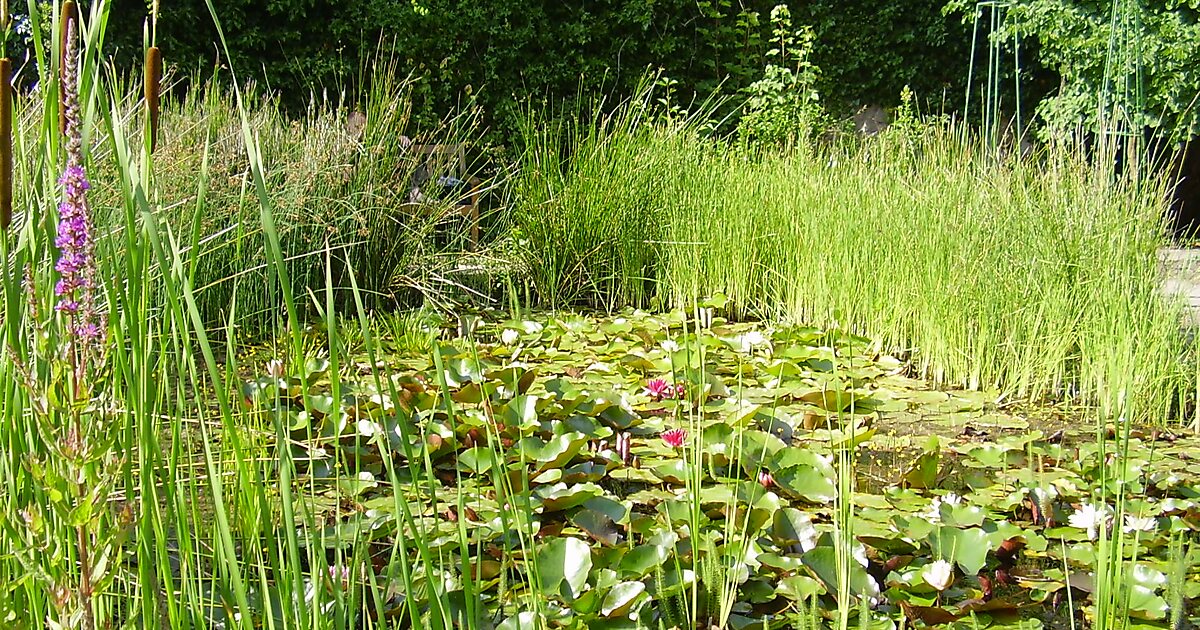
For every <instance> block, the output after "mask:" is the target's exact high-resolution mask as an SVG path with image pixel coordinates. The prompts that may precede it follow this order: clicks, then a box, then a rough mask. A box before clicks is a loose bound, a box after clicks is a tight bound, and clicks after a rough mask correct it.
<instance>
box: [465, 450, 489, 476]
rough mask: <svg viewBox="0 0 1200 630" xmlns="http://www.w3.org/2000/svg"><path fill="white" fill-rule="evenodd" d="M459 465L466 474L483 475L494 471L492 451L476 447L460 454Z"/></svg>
mask: <svg viewBox="0 0 1200 630" xmlns="http://www.w3.org/2000/svg"><path fill="white" fill-rule="evenodd" d="M458 465H459V466H460V467H461V468H462V469H463V470H464V472H470V473H475V474H477V475H481V474H483V473H486V472H487V471H489V470H491V469H492V449H490V448H487V447H483V446H475V447H472V448H469V449H467V450H465V451H463V452H461V453H459V454H458Z"/></svg>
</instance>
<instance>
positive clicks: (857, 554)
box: [851, 543, 870, 568]
mask: <svg viewBox="0 0 1200 630" xmlns="http://www.w3.org/2000/svg"><path fill="white" fill-rule="evenodd" d="M851 554H852V555H853V556H854V559H855V560H857V561H858V563H859V564H861V565H863V567H864V568H865V567H866V566H867V565H868V564H870V561H869V560H867V547H866V545H864V544H862V543H858V544H857V545H855V546H854V549H852V550H851Z"/></svg>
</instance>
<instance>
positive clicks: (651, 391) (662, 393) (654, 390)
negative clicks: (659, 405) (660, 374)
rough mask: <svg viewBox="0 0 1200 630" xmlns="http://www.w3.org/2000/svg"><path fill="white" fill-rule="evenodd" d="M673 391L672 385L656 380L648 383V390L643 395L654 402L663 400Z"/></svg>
mask: <svg viewBox="0 0 1200 630" xmlns="http://www.w3.org/2000/svg"><path fill="white" fill-rule="evenodd" d="M672 389H673V387H672V386H671V384H670V383H668V382H667V381H666V380H665V379H661V378H655V379H650V381H648V382H647V383H646V389H645V390H643V391H642V393H643V394H645V395H647V396H649V397H651V398H653V399H654V400H662V399H663V398H666V397H667V396H669V395H670V394H671V390H672Z"/></svg>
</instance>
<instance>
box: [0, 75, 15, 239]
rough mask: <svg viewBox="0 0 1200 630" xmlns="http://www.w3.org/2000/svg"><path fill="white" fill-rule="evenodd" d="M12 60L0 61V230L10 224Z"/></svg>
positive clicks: (11, 187) (11, 201)
mask: <svg viewBox="0 0 1200 630" xmlns="http://www.w3.org/2000/svg"><path fill="white" fill-rule="evenodd" d="M12 192H13V154H12V60H10V59H9V58H8V57H5V58H3V59H0V230H7V229H8V226H9V225H10V224H11V223H12V207H13V194H12Z"/></svg>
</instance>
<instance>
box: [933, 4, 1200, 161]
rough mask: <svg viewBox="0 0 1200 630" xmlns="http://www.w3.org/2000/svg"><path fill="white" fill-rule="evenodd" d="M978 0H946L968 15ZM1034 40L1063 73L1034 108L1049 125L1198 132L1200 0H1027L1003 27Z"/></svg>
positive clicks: (1042, 57) (1178, 136) (1180, 135)
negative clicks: (1054, 86)
mask: <svg viewBox="0 0 1200 630" xmlns="http://www.w3.org/2000/svg"><path fill="white" fill-rule="evenodd" d="M975 4H976V3H975V2H973V1H968V0H956V1H955V2H952V3H951V5H950V7H951V8H952V9H956V10H959V11H964V12H967V14H968V15H970V12H972V11H973V10H974V8H975ZM1013 34H1017V35H1019V36H1020V37H1022V38H1027V39H1032V40H1036V50H1037V57H1038V61H1039V62H1040V63H1041V64H1042V65H1043V66H1045V67H1047V68H1050V69H1052V70H1054V71H1055V72H1056V73H1057V74H1058V75H1059V77H1060V79H1061V82H1060V85H1059V86H1058V88H1057V89H1056V90H1054V91H1052V92H1051V93H1050V94H1048V95H1046V97H1045V98H1043V99H1042V101H1041V103H1040V104H1039V106H1038V113H1039V115H1040V116H1041V118H1042V120H1043V122H1044V123H1045V124H1046V126H1047V129H1049V130H1050V131H1051V132H1053V131H1055V130H1060V129H1064V128H1068V127H1075V126H1077V125H1080V124H1082V125H1084V126H1085V128H1088V129H1091V130H1098V129H1100V128H1101V127H1108V128H1111V127H1112V125H1114V124H1118V123H1119V124H1122V125H1125V126H1127V127H1128V128H1132V129H1142V128H1151V129H1155V130H1157V132H1158V134H1159V135H1161V136H1164V137H1168V138H1172V139H1175V140H1182V139H1187V138H1190V137H1194V136H1196V135H1197V134H1200V113H1198V112H1200V110H1197V107H1196V105H1197V95H1198V94H1200V0H1026V1H1023V2H1019V3H1014V4H1013V5H1012V6H1011V7H1010V9H1009V11H1008V21H1007V24H1006V25H1005V26H1004V29H1003V31H1002V32H1001V33H997V34H995V35H994V36H996V37H1000V38H1002V39H1004V40H1006V41H1011V39H1012V35H1013Z"/></svg>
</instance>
